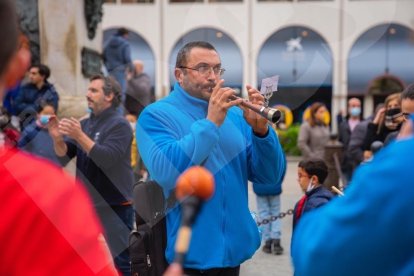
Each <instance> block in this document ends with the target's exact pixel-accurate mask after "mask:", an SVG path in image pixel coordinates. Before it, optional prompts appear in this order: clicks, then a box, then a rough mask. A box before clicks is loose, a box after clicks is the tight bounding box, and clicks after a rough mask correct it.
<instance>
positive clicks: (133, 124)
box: [129, 122, 136, 131]
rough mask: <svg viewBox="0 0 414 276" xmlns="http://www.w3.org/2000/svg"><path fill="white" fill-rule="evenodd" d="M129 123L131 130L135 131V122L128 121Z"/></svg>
mask: <svg viewBox="0 0 414 276" xmlns="http://www.w3.org/2000/svg"><path fill="white" fill-rule="evenodd" d="M129 125H130V126H131V128H132V131H135V125H136V123H131V122H129Z"/></svg>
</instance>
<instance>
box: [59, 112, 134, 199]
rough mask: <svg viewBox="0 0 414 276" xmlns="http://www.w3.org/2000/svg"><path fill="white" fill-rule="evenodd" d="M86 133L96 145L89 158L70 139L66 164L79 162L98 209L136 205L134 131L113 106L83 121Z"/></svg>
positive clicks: (79, 173) (81, 176)
mask: <svg viewBox="0 0 414 276" xmlns="http://www.w3.org/2000/svg"><path fill="white" fill-rule="evenodd" d="M81 125H82V131H83V132H84V133H85V134H86V135H88V137H89V138H90V139H92V140H93V141H94V142H95V145H94V146H93V147H92V149H91V151H90V152H89V155H88V154H87V153H86V152H85V151H84V150H83V148H82V147H81V146H80V145H78V143H77V142H76V141H75V140H73V139H70V138H67V139H66V145H67V147H68V151H67V156H64V157H61V158H60V160H61V162H62V163H63V164H66V163H68V162H69V160H70V159H72V158H74V157H75V156H76V157H77V159H76V176H77V177H78V178H79V179H80V180H82V182H83V183H84V184H85V185H86V187H87V188H88V190H89V193H90V194H91V196H92V200H93V203H94V204H95V206H96V207H100V206H107V204H108V205H109V206H117V205H121V204H122V203H125V202H127V201H131V202H132V186H133V184H134V180H133V172H132V167H131V144H132V139H133V135H132V129H131V126H130V125H129V123H128V121H127V120H126V119H125V118H124V117H123V116H122V115H121V114H120V113H119V112H118V111H117V110H115V109H114V108H113V107H109V108H107V109H105V110H104V111H102V112H101V113H100V114H99V115H97V116H95V115H94V114H93V113H92V114H91V117H90V118H87V119H84V120H82V121H81Z"/></svg>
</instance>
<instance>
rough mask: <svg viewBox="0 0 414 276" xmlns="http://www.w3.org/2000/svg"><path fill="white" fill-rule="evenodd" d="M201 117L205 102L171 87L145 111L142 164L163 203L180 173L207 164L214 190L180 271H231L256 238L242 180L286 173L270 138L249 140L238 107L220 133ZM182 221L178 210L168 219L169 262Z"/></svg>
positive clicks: (274, 179) (140, 132)
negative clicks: (160, 192)
mask: <svg viewBox="0 0 414 276" xmlns="http://www.w3.org/2000/svg"><path fill="white" fill-rule="evenodd" d="M207 111H208V102H206V101H203V100H200V99H196V98H194V97H192V96H190V95H188V94H187V93H186V92H185V91H184V90H183V89H182V88H181V87H180V86H179V84H178V83H176V84H175V86H174V91H173V92H172V93H171V94H170V95H169V96H168V97H166V98H164V99H162V100H160V101H158V102H156V103H154V104H151V105H149V106H148V107H146V108H145V109H144V111H143V112H142V114H141V115H140V118H139V120H138V123H137V130H136V133H137V134H136V138H137V143H138V147H139V152H140V153H141V156H142V159H143V160H144V162H145V164H146V166H147V169H148V170H149V172H150V174H151V176H152V177H153V178H154V179H155V180H156V181H157V182H158V183H159V184H160V185H161V186H162V187H163V188H164V193H165V195H166V196H168V195H169V192H170V191H171V190H173V189H174V188H175V182H176V180H177V178H178V176H179V175H180V174H181V173H182V172H183V171H185V170H186V169H187V168H188V167H190V166H192V165H199V164H201V163H202V162H203V161H204V160H205V159H206V158H207V157H208V159H207V162H206V163H205V167H206V168H207V169H208V170H210V171H211V172H212V174H213V175H214V179H215V184H216V189H215V194H214V196H213V198H212V199H211V200H209V201H208V202H205V203H204V204H203V206H202V208H201V210H200V213H199V215H198V217H197V219H196V221H195V223H194V226H193V236H192V239H191V244H190V248H189V252H188V254H187V257H186V261H185V264H184V267H187V268H194V269H209V268H215V267H235V266H238V265H239V264H241V263H243V262H244V261H245V260H247V259H249V258H251V257H252V256H253V254H254V252H255V251H256V250H257V248H258V247H259V246H260V235H259V232H258V229H257V225H256V223H255V222H254V220H253V219H252V217H251V215H250V211H249V208H248V189H247V180H250V181H253V182H255V183H258V184H262V185H275V184H276V183H278V181H279V180H280V178H281V177H282V174H283V169H284V167H285V161H284V157H283V152H282V148H281V147H280V144H279V141H278V138H277V136H276V133H275V132H274V131H270V132H269V134H268V135H267V136H266V137H265V138H259V137H256V136H254V135H253V131H252V128H251V127H250V126H249V125H248V124H247V123H246V122H245V120H244V118H243V115H242V111H241V110H240V109H239V108H238V107H233V108H231V109H230V110H229V111H228V114H227V117H226V119H225V121H224V123H223V124H222V125H221V127H220V128H218V127H217V126H216V125H215V124H214V123H213V122H211V121H209V120H207V119H206V117H207ZM180 217H181V209H180V207H177V208H174V209H173V210H171V212H170V213H169V214H168V215H167V249H166V252H165V255H166V258H167V261H168V262H170V263H171V262H172V261H173V258H174V244H175V240H176V236H177V230H178V228H179V225H180Z"/></svg>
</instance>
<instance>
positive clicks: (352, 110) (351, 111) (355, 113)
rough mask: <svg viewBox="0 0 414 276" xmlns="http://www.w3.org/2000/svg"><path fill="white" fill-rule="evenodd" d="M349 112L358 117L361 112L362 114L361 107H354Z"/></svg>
mask: <svg viewBox="0 0 414 276" xmlns="http://www.w3.org/2000/svg"><path fill="white" fill-rule="evenodd" d="M349 113H351V115H352V116H354V117H357V116H359V114H361V108H359V107H353V108H351V109H350V110H349Z"/></svg>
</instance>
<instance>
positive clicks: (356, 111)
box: [339, 98, 361, 181]
mask: <svg viewBox="0 0 414 276" xmlns="http://www.w3.org/2000/svg"><path fill="white" fill-rule="evenodd" d="M360 116H361V101H360V100H359V99H357V98H351V99H349V101H348V115H347V117H346V118H345V120H344V121H342V123H341V125H340V126H339V141H340V142H341V143H342V144H343V145H344V151H343V152H344V158H343V160H342V173H343V175H344V177H346V179H347V181H349V180H350V179H351V176H352V168H353V167H352V164H351V157H350V155H349V153H348V145H349V141H350V139H351V134H352V132H353V131H354V129H355V127H356V126H357V125H358V124H359V123H360V122H361V119H360Z"/></svg>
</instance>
